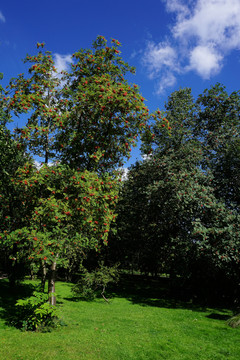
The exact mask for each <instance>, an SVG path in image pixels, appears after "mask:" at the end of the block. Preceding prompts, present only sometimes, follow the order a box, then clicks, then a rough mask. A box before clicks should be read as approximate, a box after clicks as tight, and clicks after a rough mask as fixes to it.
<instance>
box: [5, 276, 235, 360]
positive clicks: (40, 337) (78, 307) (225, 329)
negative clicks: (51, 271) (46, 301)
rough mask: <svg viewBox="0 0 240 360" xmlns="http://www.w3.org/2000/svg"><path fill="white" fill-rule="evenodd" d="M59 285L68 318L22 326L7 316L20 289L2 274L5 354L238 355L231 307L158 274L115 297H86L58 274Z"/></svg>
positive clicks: (15, 359)
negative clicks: (187, 296)
mask: <svg viewBox="0 0 240 360" xmlns="http://www.w3.org/2000/svg"><path fill="white" fill-rule="evenodd" d="M136 279H137V278H136ZM28 285H29V281H27V282H25V285H24V288H23V289H22V290H25V291H26V289H27V288H28ZM57 293H58V306H59V307H60V313H61V318H62V320H63V323H64V324H65V325H63V326H61V327H59V328H58V329H56V330H54V331H52V332H50V333H34V332H21V331H20V330H18V329H16V328H14V327H11V326H8V325H7V324H6V322H7V320H8V313H9V311H10V310H11V309H12V304H13V303H14V301H15V298H16V294H15V293H11V292H9V291H8V286H7V280H0V360H20V359H21V360H42V359H44V360H50V359H51V360H52V359H54V360H56V359H57V360H63V359H66V360H70V359H74V360H76V359H81V360H97V359H101V360H103V359H104V360H105V359H107V360H113V359H114V360H118V359H119V360H120V359H121V360H160V359H167V360H171V359H174V360H180V359H184V360H187V359H189V360H193V359H199V360H201V359H202V360H203V359H204V360H212V359H219V360H220V359H221V360H222V359H232V360H236V359H238V358H239V354H240V342H239V336H240V329H232V328H230V327H229V326H228V325H227V324H226V319H227V318H228V317H230V316H231V315H232V311H231V309H229V308H223V307H219V306H218V307H216V306H215V307H213V306H211V307H208V306H207V305H206V304H205V305H204V306H203V305H199V304H192V302H190V301H180V300H178V299H176V297H171V296H170V295H169V294H168V293H167V292H166V289H165V288H164V286H162V285H161V283H159V282H155V283H154V282H150V281H148V282H143V281H137V280H134V281H133V280H132V281H131V282H129V281H127V280H126V279H125V280H124V281H123V282H122V283H121V284H119V285H118V287H117V288H116V289H115V292H112V293H111V301H110V304H107V303H106V302H105V301H104V300H103V299H97V300H95V301H92V302H87V301H79V300H78V299H76V298H75V297H74V296H73V294H72V292H71V284H69V283H63V282H57Z"/></svg>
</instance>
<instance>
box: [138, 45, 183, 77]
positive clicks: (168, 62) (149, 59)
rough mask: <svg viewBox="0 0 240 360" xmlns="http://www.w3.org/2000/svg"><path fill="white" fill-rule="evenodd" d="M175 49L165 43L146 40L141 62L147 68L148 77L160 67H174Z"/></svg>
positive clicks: (153, 74) (154, 73)
mask: <svg viewBox="0 0 240 360" xmlns="http://www.w3.org/2000/svg"><path fill="white" fill-rule="evenodd" d="M176 57H177V54H176V51H175V49H174V48H173V47H171V46H169V45H168V44H165V43H159V44H154V43H153V42H148V44H147V48H146V51H145V54H144V57H143V62H144V64H145V65H146V66H147V68H148V72H149V77H150V78H151V79H153V78H154V77H155V76H156V75H157V74H158V73H159V71H161V70H162V68H164V67H165V68H173V67H176Z"/></svg>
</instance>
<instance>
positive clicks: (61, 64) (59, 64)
mask: <svg viewBox="0 0 240 360" xmlns="http://www.w3.org/2000/svg"><path fill="white" fill-rule="evenodd" d="M54 59H55V67H56V68H57V71H58V73H61V71H66V70H68V68H69V65H70V64H71V63H72V62H73V61H72V56H71V55H61V54H54Z"/></svg>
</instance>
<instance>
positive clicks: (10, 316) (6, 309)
mask: <svg viewBox="0 0 240 360" xmlns="http://www.w3.org/2000/svg"><path fill="white" fill-rule="evenodd" d="M34 290H35V287H34V286H33V285H32V284H26V283H21V284H17V285H15V286H11V285H10V283H9V281H8V280H7V279H1V280H0V318H1V319H3V320H4V321H5V324H6V325H8V326H14V320H15V317H16V308H15V304H16V301H17V300H18V299H24V298H27V297H29V296H31V295H32V293H33V291H34Z"/></svg>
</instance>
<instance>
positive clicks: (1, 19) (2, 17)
mask: <svg viewBox="0 0 240 360" xmlns="http://www.w3.org/2000/svg"><path fill="white" fill-rule="evenodd" d="M0 22H3V23H5V22H6V18H5V16H4V15H3V13H2V12H1V11H0Z"/></svg>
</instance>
